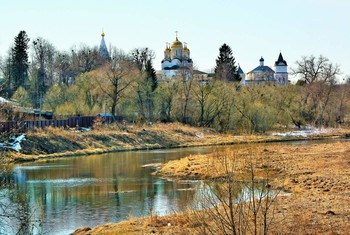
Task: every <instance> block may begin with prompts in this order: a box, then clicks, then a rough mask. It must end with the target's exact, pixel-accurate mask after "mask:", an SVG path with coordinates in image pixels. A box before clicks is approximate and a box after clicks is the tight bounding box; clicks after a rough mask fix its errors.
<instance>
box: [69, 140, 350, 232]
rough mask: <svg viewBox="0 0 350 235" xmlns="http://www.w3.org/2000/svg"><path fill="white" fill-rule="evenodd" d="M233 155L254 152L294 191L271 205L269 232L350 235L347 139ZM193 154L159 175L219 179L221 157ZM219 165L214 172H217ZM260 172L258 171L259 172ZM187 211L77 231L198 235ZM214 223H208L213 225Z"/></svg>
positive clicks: (259, 164)
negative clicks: (271, 223) (271, 214)
mask: <svg viewBox="0 0 350 235" xmlns="http://www.w3.org/2000/svg"><path fill="white" fill-rule="evenodd" d="M231 153H233V155H231V157H237V156H238V157H239V156H247V154H248V155H249V156H251V157H252V158H251V160H252V161H254V162H255V164H256V165H255V168H256V169H260V170H261V171H262V169H265V170H269V172H272V173H273V175H271V181H270V183H271V185H272V187H274V188H278V187H282V188H283V189H284V190H286V191H288V192H289V193H290V194H289V195H288V196H279V197H277V198H276V201H275V202H274V203H273V208H272V210H273V217H274V223H273V225H272V226H271V230H270V233H271V234H286V233H287V234H349V232H350V225H349V224H350V223H349V222H350V208H349V206H348V205H350V185H349V182H350V144H349V142H348V141H338V142H337V141H335V142H332V143H314V144H311V145H305V146H304V145H288V144H279V145H269V144H266V145H250V146H246V147H242V148H238V149H235V150H234V152H231ZM225 154H226V155H227V152H226V153H225V152H221V153H220V152H219V153H216V154H209V155H193V156H188V157H185V158H183V159H180V160H175V161H170V162H168V163H166V164H164V165H163V166H161V169H160V171H159V172H158V174H161V175H163V176H166V177H170V178H172V179H173V180H176V179H188V178H200V179H203V178H207V179H208V178H217V177H220V176H222V175H223V174H224V171H223V170H224V168H220V167H218V166H220V164H222V161H221V160H222V159H221V158H220V157H222V156H223V155H225ZM213 169H215V170H213ZM257 173H258V174H259V170H258V171H257ZM187 218H188V214H186V213H184V214H178V215H169V216H164V217H157V216H153V217H148V218H140V219H134V218H131V219H130V220H129V221H125V222H122V223H118V224H106V225H102V226H98V227H96V228H93V229H91V228H83V229H80V230H77V231H75V233H74V234H101V233H103V234H142V233H144V234H198V233H197V232H198V229H197V227H196V225H195V224H193V223H191V222H189V221H188V219H187ZM209 224H210V223H209Z"/></svg>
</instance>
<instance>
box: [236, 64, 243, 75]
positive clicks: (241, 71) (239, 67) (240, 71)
mask: <svg viewBox="0 0 350 235" xmlns="http://www.w3.org/2000/svg"><path fill="white" fill-rule="evenodd" d="M237 71H238V73H239V74H243V73H244V72H243V70H242V68H241V66H238V69H237Z"/></svg>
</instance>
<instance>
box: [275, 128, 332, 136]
mask: <svg viewBox="0 0 350 235" xmlns="http://www.w3.org/2000/svg"><path fill="white" fill-rule="evenodd" d="M329 131H330V130H322V129H306V130H300V131H288V132H277V133H272V135H274V136H284V137H286V136H293V137H296V136H300V137H308V136H310V135H317V134H324V133H328V132H329Z"/></svg>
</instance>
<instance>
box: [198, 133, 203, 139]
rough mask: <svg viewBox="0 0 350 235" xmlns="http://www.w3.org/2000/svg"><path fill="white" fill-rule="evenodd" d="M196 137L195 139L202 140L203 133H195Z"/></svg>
mask: <svg viewBox="0 0 350 235" xmlns="http://www.w3.org/2000/svg"><path fill="white" fill-rule="evenodd" d="M196 137H197V138H204V135H203V133H196Z"/></svg>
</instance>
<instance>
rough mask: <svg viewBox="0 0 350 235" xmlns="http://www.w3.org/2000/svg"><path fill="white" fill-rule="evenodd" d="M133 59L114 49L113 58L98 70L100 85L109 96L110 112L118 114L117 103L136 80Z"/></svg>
mask: <svg viewBox="0 0 350 235" xmlns="http://www.w3.org/2000/svg"><path fill="white" fill-rule="evenodd" d="M134 71H135V69H134V66H133V63H132V61H131V60H130V59H129V58H127V56H125V54H124V53H122V52H121V51H118V50H117V49H115V48H114V49H112V51H111V60H110V61H109V62H107V63H106V65H105V66H104V67H102V68H101V69H100V70H99V72H98V86H99V88H100V89H101V91H102V92H103V93H104V94H106V96H107V97H108V101H110V102H109V107H110V112H111V114H112V115H113V116H116V113H117V112H116V109H117V105H118V104H119V102H120V99H121V98H123V97H124V95H125V93H126V91H127V89H128V88H129V87H130V86H131V84H132V83H133V82H134V76H133V74H132V73H133V72H134Z"/></svg>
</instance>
